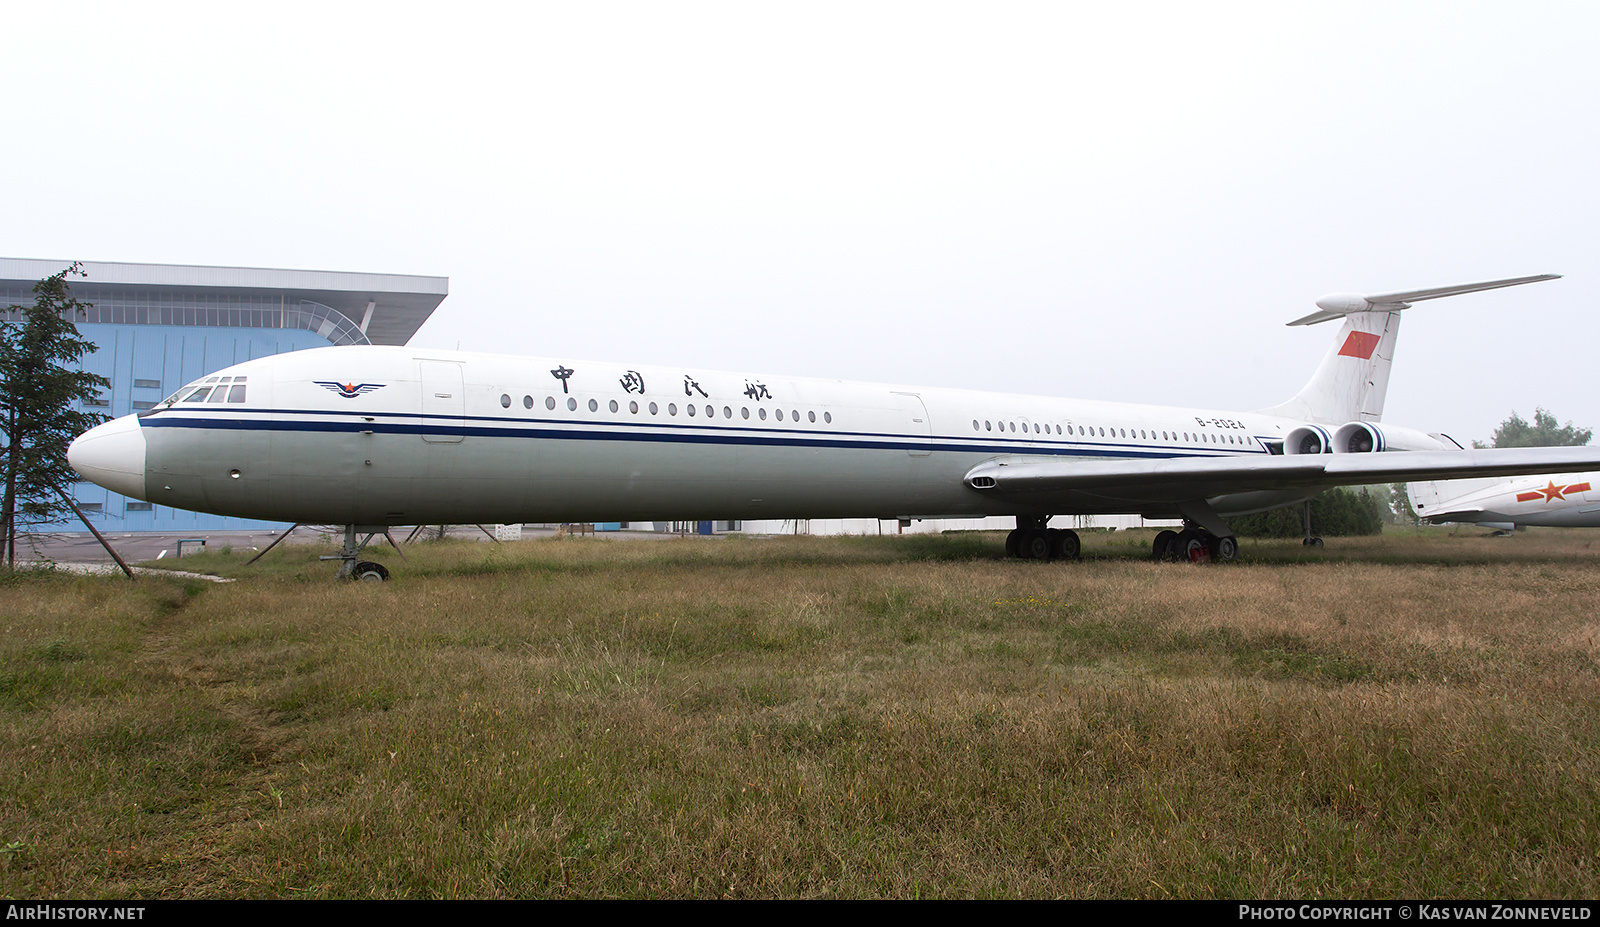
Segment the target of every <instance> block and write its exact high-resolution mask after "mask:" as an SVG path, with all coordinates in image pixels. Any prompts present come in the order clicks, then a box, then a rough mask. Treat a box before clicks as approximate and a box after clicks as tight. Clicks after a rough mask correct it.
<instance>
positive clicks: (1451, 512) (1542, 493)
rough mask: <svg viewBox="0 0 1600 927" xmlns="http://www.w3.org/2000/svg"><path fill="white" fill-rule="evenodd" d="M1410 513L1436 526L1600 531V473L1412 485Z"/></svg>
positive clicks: (1443, 481) (1555, 474)
mask: <svg viewBox="0 0 1600 927" xmlns="http://www.w3.org/2000/svg"><path fill="white" fill-rule="evenodd" d="M1408 490H1409V493H1410V496H1411V507H1412V508H1413V509H1415V510H1416V512H1417V514H1418V515H1419V516H1421V517H1423V518H1426V519H1428V520H1429V521H1433V522H1464V523H1469V524H1480V525H1489V526H1492V527H1503V528H1509V527H1512V526H1516V525H1524V526H1546V527H1564V528H1597V527H1600V473H1553V474H1549V475H1543V476H1528V477H1518V478H1516V479H1510V480H1439V481H1432V482H1423V483H1411V484H1409V486H1408Z"/></svg>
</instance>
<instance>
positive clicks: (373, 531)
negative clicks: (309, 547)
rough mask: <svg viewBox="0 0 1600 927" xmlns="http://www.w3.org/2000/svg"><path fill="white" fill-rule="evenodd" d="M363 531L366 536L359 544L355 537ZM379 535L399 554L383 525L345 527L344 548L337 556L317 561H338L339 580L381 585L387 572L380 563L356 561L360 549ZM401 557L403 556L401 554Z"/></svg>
mask: <svg viewBox="0 0 1600 927" xmlns="http://www.w3.org/2000/svg"><path fill="white" fill-rule="evenodd" d="M363 531H364V532H366V535H367V536H366V537H364V538H362V539H361V541H360V543H357V542H356V535H357V534H358V533H360V532H363ZM379 534H382V535H383V536H384V537H386V538H388V539H389V544H390V545H391V546H393V547H394V549H395V552H396V553H399V551H400V548H399V546H398V545H395V543H394V538H392V537H389V529H388V527H386V526H383V525H379V526H376V527H373V526H369V525H345V526H344V547H343V548H341V549H340V551H339V552H338V553H337V554H334V555H332V556H328V557H321V558H319V559H321V560H337V561H339V578H340V579H350V580H356V581H357V582H363V583H381V582H383V581H385V580H387V579H388V578H389V571H388V570H387V569H385V568H384V565H383V564H381V563H375V562H373V561H371V560H360V559H358V558H359V557H360V556H361V551H362V549H364V548H365V547H366V546H367V543H368V542H369V541H371V540H372V539H373V538H374V537H377V536H378V535H379ZM401 556H404V555H403V554H402V555H401Z"/></svg>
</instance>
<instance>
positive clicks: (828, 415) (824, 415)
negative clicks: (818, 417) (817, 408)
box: [822, 412, 833, 425]
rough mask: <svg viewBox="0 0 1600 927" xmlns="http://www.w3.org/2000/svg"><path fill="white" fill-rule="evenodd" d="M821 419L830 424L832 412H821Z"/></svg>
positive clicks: (831, 422)
mask: <svg viewBox="0 0 1600 927" xmlns="http://www.w3.org/2000/svg"><path fill="white" fill-rule="evenodd" d="M822 420H823V421H824V422H827V423H828V424H830V425H832V424H833V413H832V412H824V413H822Z"/></svg>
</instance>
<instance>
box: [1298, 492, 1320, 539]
mask: <svg viewBox="0 0 1600 927" xmlns="http://www.w3.org/2000/svg"><path fill="white" fill-rule="evenodd" d="M1300 543H1301V544H1304V545H1305V546H1307V547H1321V546H1322V538H1319V537H1317V536H1316V535H1315V534H1312V533H1311V500H1310V499H1307V500H1306V536H1305V537H1303V538H1301V539H1300Z"/></svg>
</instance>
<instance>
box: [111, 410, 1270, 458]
mask: <svg viewBox="0 0 1600 927" xmlns="http://www.w3.org/2000/svg"><path fill="white" fill-rule="evenodd" d="M185 411H188V410H185ZM219 411H221V410H219ZM226 411H227V413H228V414H230V415H233V414H238V413H250V414H271V415H317V416H327V415H337V416H339V420H338V421H327V420H325V419H324V420H304V419H283V418H272V419H267V418H262V419H248V418H233V417H229V418H212V417H195V416H193V415H185V414H183V413H182V412H177V411H176V410H164V414H161V415H151V416H147V417H145V418H143V419H141V420H140V425H141V427H144V428H198V429H217V430H223V431H296V432H323V433H335V434H359V433H361V432H366V431H370V432H372V433H374V434H390V435H417V436H433V437H458V436H460V437H486V438H543V439H547V440H566V441H647V442H653V443H661V444H720V445H743V446H769V447H811V448H839V449H851V450H903V451H907V452H909V451H930V452H932V451H945V452H963V453H979V454H983V453H988V454H1028V455H1034V456H1054V457H1117V458H1135V459H1170V458H1176V457H1239V456H1257V455H1265V454H1266V453H1267V451H1266V450H1265V449H1264V448H1261V447H1260V446H1259V444H1256V445H1252V447H1254V448H1255V449H1254V450H1248V451H1245V452H1244V453H1243V454H1230V453H1227V452H1224V451H1221V450H1220V449H1218V450H1216V451H1212V450H1211V449H1210V448H1206V449H1199V448H1173V449H1158V448H1148V447H1141V446H1138V445H1132V446H1130V445H1088V444H1077V445H1071V444H1054V443H1050V444H1043V443H1041V444H1014V443H1007V444H1002V443H1000V442H999V441H997V440H995V439H986V438H978V439H960V438H945V439H917V438H909V437H907V436H904V435H892V434H884V433H874V432H829V433H827V434H815V433H809V432H793V431H785V430H780V429H771V428H765V429H763V428H750V427H744V428H740V427H737V426H735V427H728V426H717V425H682V424H672V423H649V424H646V423H633V422H620V423H618V422H594V421H581V420H580V421H575V422H553V421H551V420H548V419H543V420H534V421H531V422H530V421H526V420H522V419H511V420H508V419H503V418H493V417H484V416H477V417H473V418H472V419H471V420H472V421H474V422H500V423H506V422H508V421H509V422H512V423H514V424H513V425H506V424H501V425H498V426H489V425H472V426H467V425H443V424H439V425H435V424H421V423H418V422H417V421H415V420H416V419H422V418H428V419H433V420H443V421H447V422H458V421H462V420H463V419H464V418H465V416H453V415H428V416H424V415H413V414H408V413H378V414H373V413H363V412H323V411H320V410H315V411H302V410H289V409H284V410H278V409H273V410H267V409H260V410H257V409H248V410H247V409H230V410H226ZM352 415H356V416H361V417H363V418H373V419H377V418H386V419H391V421H383V422H379V421H371V422H368V421H354V422H353V421H350V420H349V417H350V416H352ZM392 419H409V420H411V421H392ZM550 425H560V426H565V427H548V426H550ZM574 428H589V429H593V430H585V431H577V430H573V429H574ZM619 428H624V429H635V430H629V431H618V430H616V429H619ZM662 428H668V429H676V430H677V433H668V434H661V433H655V432H650V431H644V430H643V429H662ZM687 429H695V430H696V431H698V432H706V431H713V432H715V433H713V434H704V433H688V432H687Z"/></svg>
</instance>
